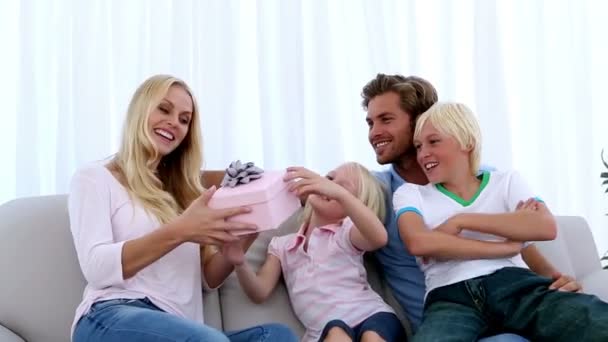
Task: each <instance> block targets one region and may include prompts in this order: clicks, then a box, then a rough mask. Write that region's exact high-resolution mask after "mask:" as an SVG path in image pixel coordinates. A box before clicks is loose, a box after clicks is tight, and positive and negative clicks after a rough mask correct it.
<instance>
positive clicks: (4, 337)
mask: <svg viewBox="0 0 608 342" xmlns="http://www.w3.org/2000/svg"><path fill="white" fill-rule="evenodd" d="M0 342H25V340H24V339H22V338H21V337H19V336H17V334H15V333H14V332H12V331H10V330H8V328H5V327H3V326H2V325H0Z"/></svg>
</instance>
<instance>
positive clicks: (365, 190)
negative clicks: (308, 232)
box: [300, 162, 386, 223]
mask: <svg viewBox="0 0 608 342" xmlns="http://www.w3.org/2000/svg"><path fill="white" fill-rule="evenodd" d="M340 167H346V168H347V170H348V171H349V173H351V174H352V175H353V176H354V177H353V178H354V179H355V184H356V187H357V193H356V194H355V196H356V197H357V198H358V199H359V200H360V201H361V202H363V204H364V205H365V206H367V207H368V208H370V209H371V211H372V212H373V213H374V214H375V215H376V216H377V217H378V218H379V219H380V221H381V222H384V218H385V216H386V203H385V191H384V186H383V185H382V183H380V181H378V179H377V178H376V177H375V176H374V175H373V174H372V173H371V172H369V170H368V169H367V168H366V167H365V166H363V165H361V164H359V163H356V162H348V163H344V164H342V165H341V166H340ZM311 216H312V206H311V205H310V202H308V201H306V205H305V206H304V211H303V212H302V215H301V216H300V223H304V222H306V221H308V220H310V217H311Z"/></svg>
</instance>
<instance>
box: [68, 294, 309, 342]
mask: <svg viewBox="0 0 608 342" xmlns="http://www.w3.org/2000/svg"><path fill="white" fill-rule="evenodd" d="M72 340H73V342H84V341H91V342H94V341H100V342H101V341H104V342H113V341H117V342H118V341H129V342H140V341H141V342H144V341H149V342H178V341H180V342H182V341H183V342H186V341H187V342H216V341H217V342H258V341H260V342H261V341H267V342H271V341H277V342H279V341H280V342H282V341H287V342H297V341H298V338H297V337H296V336H295V335H294V333H293V332H292V331H291V329H289V328H288V327H287V326H285V325H282V324H264V325H259V326H255V327H252V328H248V329H243V330H239V331H232V332H226V333H223V332H221V331H219V330H217V329H215V328H212V327H210V326H207V325H204V324H201V323H199V322H196V321H193V320H188V319H185V318H181V317H178V316H176V315H173V314H169V313H166V312H165V311H163V310H161V309H160V308H158V307H157V306H156V305H154V304H152V302H151V301H150V300H149V299H147V298H144V299H111V300H107V301H101V302H97V303H95V304H93V306H92V307H91V310H90V311H89V312H88V313H87V314H86V315H84V316H83V317H82V318H81V319H80V321H79V322H78V324H77V325H76V328H75V329H74V335H73V338H72Z"/></svg>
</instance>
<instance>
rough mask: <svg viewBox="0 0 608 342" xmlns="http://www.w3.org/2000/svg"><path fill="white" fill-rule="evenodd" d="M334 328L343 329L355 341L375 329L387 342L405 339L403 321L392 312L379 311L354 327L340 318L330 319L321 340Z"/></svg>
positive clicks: (357, 341)
mask: <svg viewBox="0 0 608 342" xmlns="http://www.w3.org/2000/svg"><path fill="white" fill-rule="evenodd" d="M333 328H340V329H342V330H343V331H344V332H345V333H346V334H347V335H348V336H349V337H350V338H351V340H353V341H355V342H359V341H361V339H362V338H363V334H364V333H365V332H366V331H373V332H375V333H376V334H378V336H380V337H381V338H382V339H383V340H384V341H386V342H393V341H394V342H397V341H405V340H406V336H405V330H404V329H403V325H401V321H400V320H399V318H397V315H395V314H394V313H392V312H378V313H375V314H373V315H371V316H369V317H368V318H366V319H365V320H364V321H363V322H361V323H359V324H357V325H356V326H354V327H351V326H349V325H348V324H346V322H344V321H343V320H340V319H334V320H332V321H329V322H328V323H327V324H326V325H325V327H324V328H323V332H322V333H321V337H320V338H319V341H324V340H325V338H326V337H327V335H328V334H329V331H330V330H331V329H333Z"/></svg>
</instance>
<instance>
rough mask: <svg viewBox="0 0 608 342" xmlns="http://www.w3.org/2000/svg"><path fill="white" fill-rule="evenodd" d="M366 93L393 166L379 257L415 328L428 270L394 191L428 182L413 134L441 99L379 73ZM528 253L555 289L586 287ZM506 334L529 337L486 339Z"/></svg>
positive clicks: (421, 82) (386, 160) (415, 82)
mask: <svg viewBox="0 0 608 342" xmlns="http://www.w3.org/2000/svg"><path fill="white" fill-rule="evenodd" d="M361 96H362V97H363V102H362V105H363V108H364V109H365V110H366V111H367V117H366V121H367V124H368V126H369V134H368V138H369V142H370V144H371V145H372V148H373V149H374V152H375V153H376V160H377V162H378V163H379V164H381V165H386V164H390V168H389V169H388V170H386V171H383V172H377V173H376V176H377V177H378V179H380V180H381V181H382V182H383V183H384V184H385V186H386V187H387V189H390V193H387V201H386V203H387V216H386V217H387V219H386V222H385V225H386V228H387V231H388V236H389V242H388V244H387V245H386V247H384V248H382V249H380V250H379V251H377V252H376V253H375V256H376V259H377V260H378V262H379V263H380V264H381V265H382V271H383V275H384V278H385V280H386V282H387V283H388V285H389V287H390V288H391V290H392V292H393V295H394V296H395V298H396V299H397V301H398V302H399V305H400V306H401V307H402V309H403V311H404V313H405V315H406V316H407V318H408V319H409V321H410V323H411V325H412V328H413V330H414V331H415V330H416V328H417V327H418V325H419V324H420V322H421V320H422V309H423V303H424V293H425V285H424V275H423V273H422V271H421V270H420V269H419V268H418V265H417V264H416V260H415V258H414V257H413V256H412V255H411V254H410V253H409V252H408V251H407V249H406V248H405V246H404V244H403V242H402V240H401V238H400V236H399V231H398V228H397V222H396V220H395V215H394V212H393V207H392V194H393V193H394V192H395V190H397V188H398V187H399V186H401V185H402V184H403V183H404V182H409V183H414V184H420V185H423V184H427V183H428V180H427V178H426V176H425V174H424V172H423V171H422V169H421V168H420V166H419V165H418V163H417V162H416V150H415V148H414V146H413V142H412V137H413V132H414V127H415V123H416V119H417V118H418V116H420V115H421V114H422V113H424V112H425V111H426V110H427V109H429V108H430V107H431V106H432V105H433V104H434V103H435V102H437V100H438V97H437V91H436V90H435V87H433V85H432V84H431V83H430V82H428V81H427V80H425V79H422V78H420V77H416V76H409V77H404V76H401V75H384V74H378V75H377V76H376V77H375V78H374V79H372V80H371V81H370V82H368V83H367V84H366V85H365V87H364V88H363V91H362V93H361ZM522 257H523V259H524V261H525V262H526V264H527V265H528V266H529V267H530V269H531V270H532V271H534V272H536V273H537V274H539V275H543V276H547V277H552V278H553V279H554V280H555V281H554V282H553V284H552V285H551V287H552V288H557V289H560V290H563V291H578V290H580V289H581V287H580V285H579V284H578V283H577V282H576V281H575V280H574V279H573V278H571V277H569V276H564V275H561V274H560V273H559V272H558V271H557V270H556V269H555V268H554V267H553V266H552V265H551V264H550V263H549V262H548V261H547V260H546V259H545V258H544V257H543V256H542V255H541V254H540V252H539V251H538V250H537V249H536V247H535V246H534V245H533V244H531V245H528V246H527V247H526V248H524V249H523V250H522ZM506 337H511V338H509V340H510V341H516V340H523V339H522V338H520V337H518V336H515V335H499V336H496V337H492V338H489V339H487V340H486V341H488V342H489V341H494V342H496V341H498V340H501V339H504V338H506Z"/></svg>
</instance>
